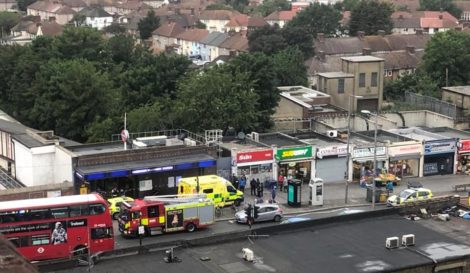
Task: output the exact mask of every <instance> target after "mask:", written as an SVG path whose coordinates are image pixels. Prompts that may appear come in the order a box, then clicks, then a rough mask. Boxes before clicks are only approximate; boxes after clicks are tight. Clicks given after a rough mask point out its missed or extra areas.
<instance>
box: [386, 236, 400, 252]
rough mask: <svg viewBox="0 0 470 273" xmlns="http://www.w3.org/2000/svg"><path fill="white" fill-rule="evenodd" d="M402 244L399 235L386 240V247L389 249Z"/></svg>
mask: <svg viewBox="0 0 470 273" xmlns="http://www.w3.org/2000/svg"><path fill="white" fill-rule="evenodd" d="M399 246H400V238H398V237H388V238H387V240H385V247H386V248H388V249H392V248H398V247H399Z"/></svg>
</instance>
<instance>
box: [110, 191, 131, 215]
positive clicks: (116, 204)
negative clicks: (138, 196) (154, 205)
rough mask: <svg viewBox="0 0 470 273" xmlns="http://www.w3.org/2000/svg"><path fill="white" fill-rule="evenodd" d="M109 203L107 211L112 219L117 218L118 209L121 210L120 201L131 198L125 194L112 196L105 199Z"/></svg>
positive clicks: (129, 200)
mask: <svg viewBox="0 0 470 273" xmlns="http://www.w3.org/2000/svg"><path fill="white" fill-rule="evenodd" d="M107 201H108V205H109V213H110V214H111V216H112V217H113V219H114V220H117V219H118V214H119V211H120V210H121V204H122V202H132V201H134V199H133V198H131V197H127V196H120V197H114V198H110V199H108V200H107Z"/></svg>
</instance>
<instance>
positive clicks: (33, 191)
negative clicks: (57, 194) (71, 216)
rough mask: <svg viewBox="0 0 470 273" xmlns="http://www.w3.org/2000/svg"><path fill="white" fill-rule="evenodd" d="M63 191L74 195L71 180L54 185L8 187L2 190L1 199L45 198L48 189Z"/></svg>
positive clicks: (62, 192)
mask: <svg viewBox="0 0 470 273" xmlns="http://www.w3.org/2000/svg"><path fill="white" fill-rule="evenodd" d="M59 190H60V191H61V194H62V195H72V194H73V186H72V183H71V182H65V183H60V184H53V185H42V186H34V187H26V188H19V189H8V190H2V191H0V200H2V201H8V200H19V199H30V198H44V197H47V192H48V191H59Z"/></svg>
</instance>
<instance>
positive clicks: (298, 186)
mask: <svg viewBox="0 0 470 273" xmlns="http://www.w3.org/2000/svg"><path fill="white" fill-rule="evenodd" d="M301 202H302V181H301V180H299V179H294V180H290V181H289V182H288V183H287V205H289V206H291V207H300V203H301Z"/></svg>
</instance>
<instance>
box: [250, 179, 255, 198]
mask: <svg viewBox="0 0 470 273" xmlns="http://www.w3.org/2000/svg"><path fill="white" fill-rule="evenodd" d="M250 194H251V195H256V179H255V178H254V177H253V178H252V179H251V181H250Z"/></svg>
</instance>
